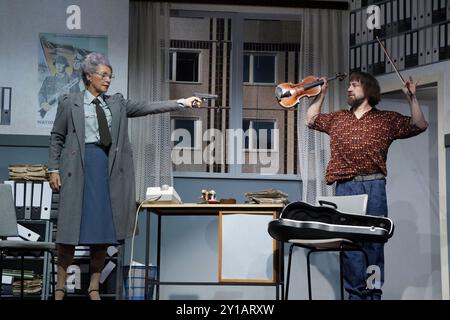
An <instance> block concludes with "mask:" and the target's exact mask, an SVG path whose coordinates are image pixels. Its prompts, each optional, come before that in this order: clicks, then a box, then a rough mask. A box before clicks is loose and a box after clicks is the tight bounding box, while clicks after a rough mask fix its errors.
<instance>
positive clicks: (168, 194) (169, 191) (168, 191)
mask: <svg viewBox="0 0 450 320" xmlns="http://www.w3.org/2000/svg"><path fill="white" fill-rule="evenodd" d="M145 202H166V203H181V198H180V196H179V195H178V193H177V192H176V191H175V188H174V187H171V186H168V185H167V184H165V185H163V186H162V187H148V188H147V192H146V194H145Z"/></svg>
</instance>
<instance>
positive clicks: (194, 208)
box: [142, 202, 284, 215]
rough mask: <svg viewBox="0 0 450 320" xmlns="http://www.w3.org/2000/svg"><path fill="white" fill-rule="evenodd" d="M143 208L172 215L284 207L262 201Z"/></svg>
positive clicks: (157, 205)
mask: <svg viewBox="0 0 450 320" xmlns="http://www.w3.org/2000/svg"><path fill="white" fill-rule="evenodd" d="M142 208H143V209H148V210H149V211H151V212H154V213H157V214H164V215H167V214H174V215H180V214H181V215H202V214H206V215H210V214H213V215H217V214H218V213H219V211H254V212H258V211H265V212H267V211H277V212H278V211H281V210H282V209H283V208H284V204H282V203H264V204H249V203H236V204H220V203H219V204H198V203H180V204H175V203H158V202H156V203H145V204H143V205H142Z"/></svg>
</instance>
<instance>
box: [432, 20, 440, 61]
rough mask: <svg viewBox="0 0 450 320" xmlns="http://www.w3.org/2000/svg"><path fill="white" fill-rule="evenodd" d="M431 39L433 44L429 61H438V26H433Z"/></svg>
mask: <svg viewBox="0 0 450 320" xmlns="http://www.w3.org/2000/svg"><path fill="white" fill-rule="evenodd" d="M432 33H433V41H432V46H433V52H432V54H431V55H432V56H431V61H432V62H437V61H439V26H433V31H432Z"/></svg>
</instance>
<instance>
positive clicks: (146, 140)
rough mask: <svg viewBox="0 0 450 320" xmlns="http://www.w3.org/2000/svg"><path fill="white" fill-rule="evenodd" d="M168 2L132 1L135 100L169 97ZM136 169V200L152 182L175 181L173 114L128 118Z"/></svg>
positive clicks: (131, 86) (132, 91)
mask: <svg viewBox="0 0 450 320" xmlns="http://www.w3.org/2000/svg"><path fill="white" fill-rule="evenodd" d="M169 23H170V21H169V5H168V4H167V3H159V2H130V43H129V71H128V72H129V75H128V80H129V81H128V85H129V89H128V93H129V97H130V99H132V100H139V101H159V100H167V99H168V98H169V82H168V80H167V79H168V58H169V53H168V50H169V45H170V42H169V41H170V40H169V30H170V25H169ZM129 135H130V139H131V144H132V146H133V155H134V164H135V170H136V171H135V172H136V201H139V202H140V201H142V200H144V199H145V191H146V188H147V187H149V186H161V185H163V184H168V185H173V176H172V161H171V158H170V154H171V143H170V114H169V113H163V114H157V115H150V116H146V117H141V118H134V119H129Z"/></svg>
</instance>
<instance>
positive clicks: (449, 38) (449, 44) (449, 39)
mask: <svg viewBox="0 0 450 320" xmlns="http://www.w3.org/2000/svg"><path fill="white" fill-rule="evenodd" d="M445 34H446V35H447V37H446V40H447V42H446V45H447V52H446V57H447V58H450V23H449V22H448V23H447V28H446V29H445Z"/></svg>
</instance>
